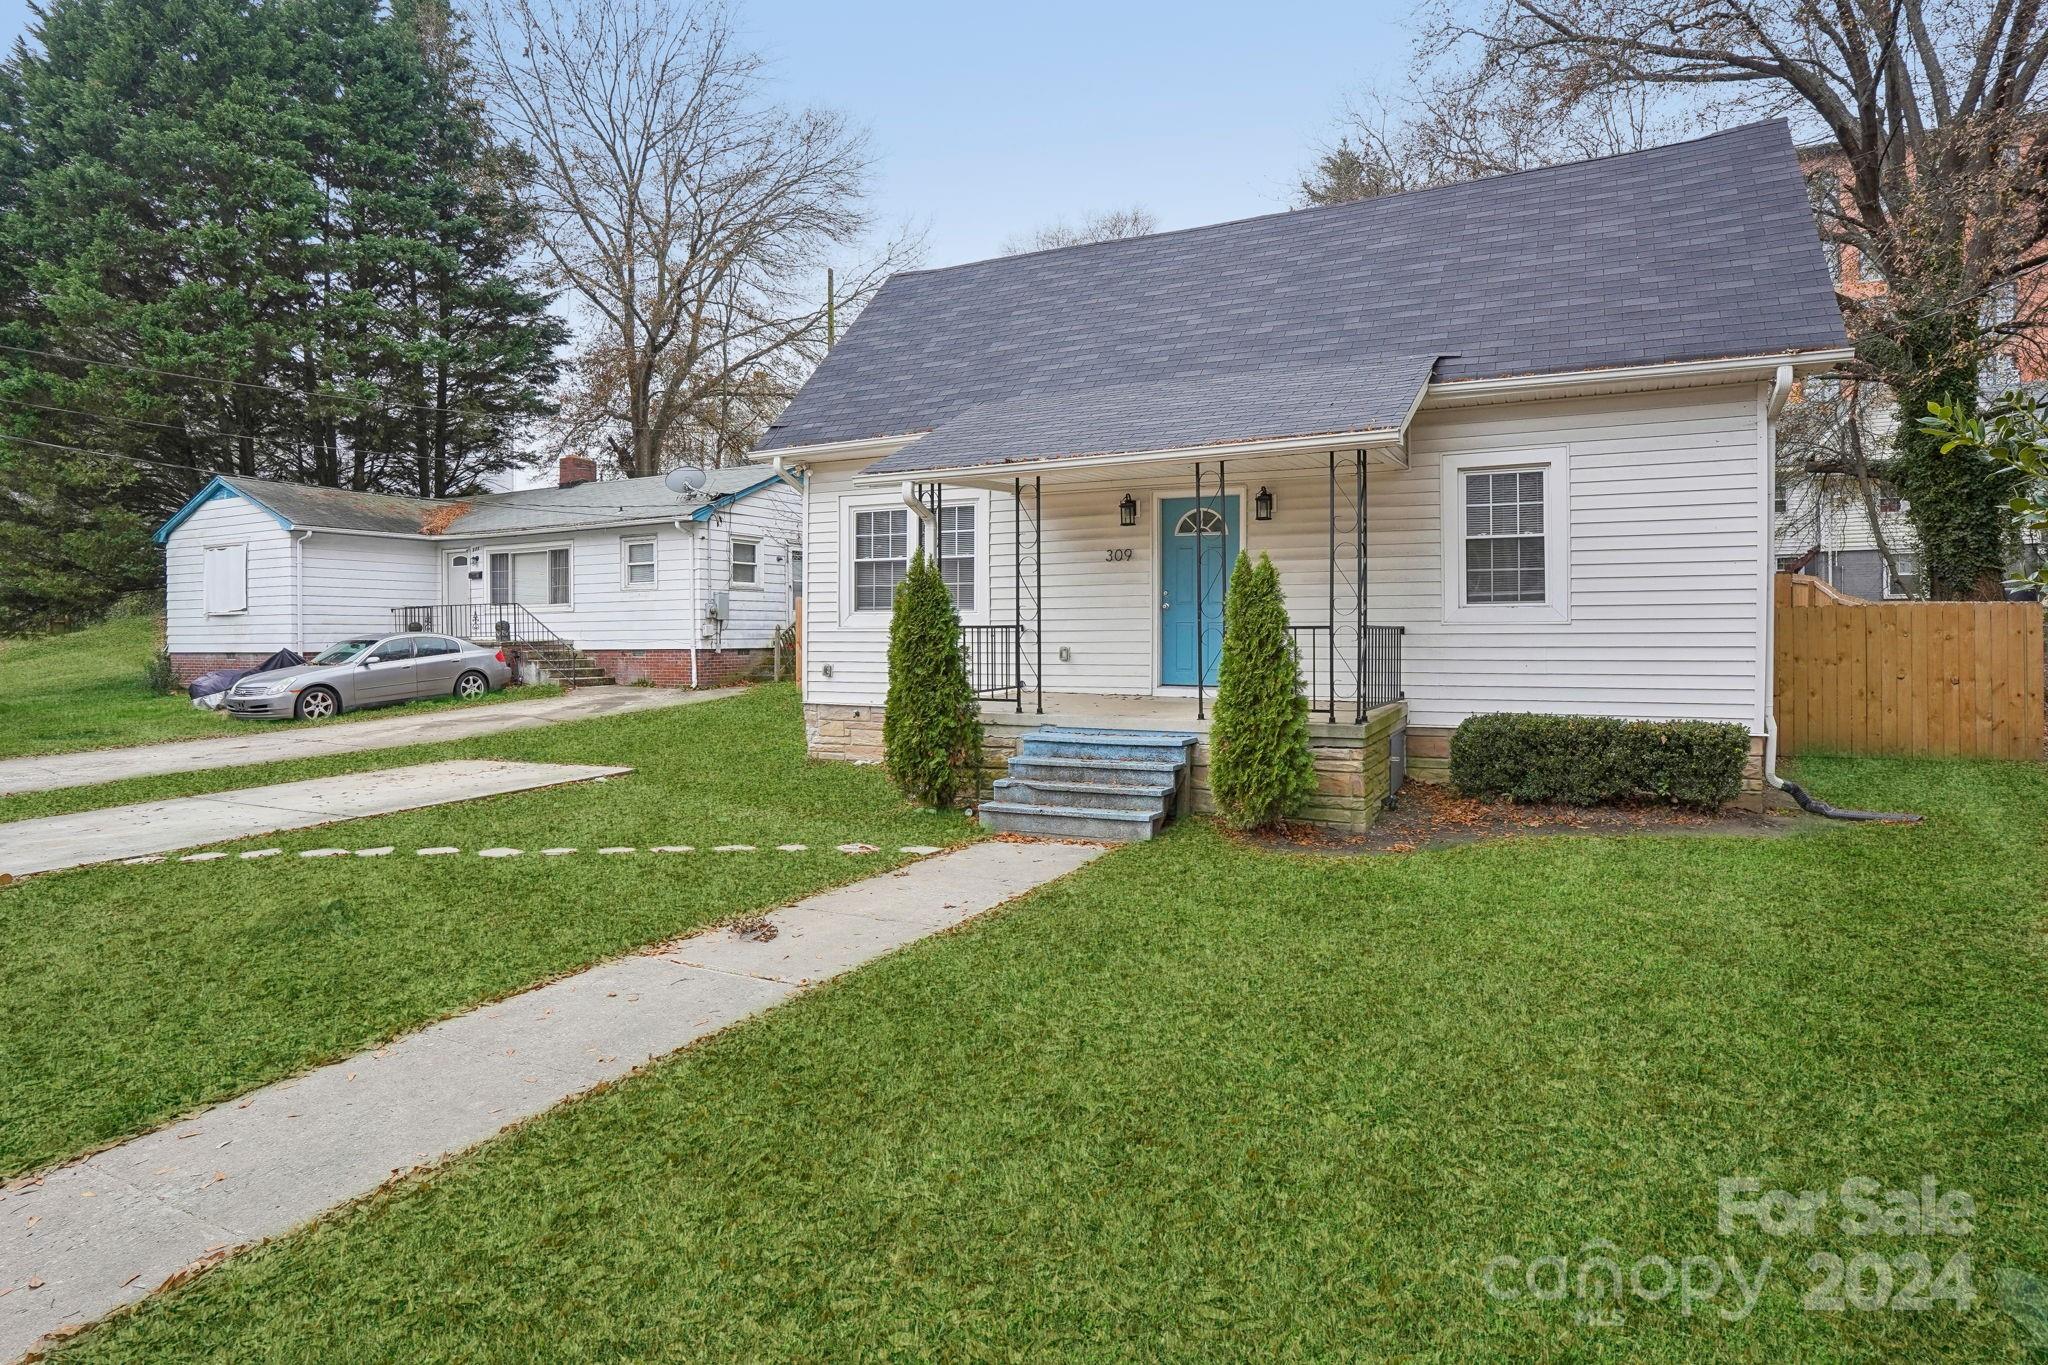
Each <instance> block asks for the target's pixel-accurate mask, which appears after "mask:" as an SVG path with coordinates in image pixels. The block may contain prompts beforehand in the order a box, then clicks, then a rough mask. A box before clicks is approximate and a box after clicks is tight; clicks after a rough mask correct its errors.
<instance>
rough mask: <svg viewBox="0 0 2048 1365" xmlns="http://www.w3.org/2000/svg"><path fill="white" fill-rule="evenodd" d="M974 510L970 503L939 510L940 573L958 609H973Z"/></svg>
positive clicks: (953, 504)
mask: <svg viewBox="0 0 2048 1365" xmlns="http://www.w3.org/2000/svg"><path fill="white" fill-rule="evenodd" d="M975 512H976V508H975V506H974V504H973V503H950V504H948V505H946V506H944V507H941V508H940V509H939V576H940V577H941V578H943V579H945V580H946V588H947V590H948V591H949V592H951V593H952V594H953V605H954V607H956V608H957V609H959V610H961V611H973V610H974V557H975V525H976V519H975Z"/></svg>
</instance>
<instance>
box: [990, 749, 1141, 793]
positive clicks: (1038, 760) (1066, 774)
mask: <svg viewBox="0 0 2048 1365" xmlns="http://www.w3.org/2000/svg"><path fill="white" fill-rule="evenodd" d="M1180 769H1181V764H1180V763H1179V762H1178V761H1177V760H1174V759H1166V758H1161V759H1157V760H1147V759H1097V758H1060V757H1054V756H1052V755H1049V754H1036V755H1025V754H1018V755H1017V756H1016V757H1014V758H1012V759H1011V760H1010V776H1012V777H1015V778H1020V779H1022V780H1024V781H1026V782H1086V783H1090V784H1092V785H1097V786H1105V787H1123V786H1133V787H1156V786H1161V785H1164V786H1168V787H1172V786H1176V785H1178V783H1179V780H1180Z"/></svg>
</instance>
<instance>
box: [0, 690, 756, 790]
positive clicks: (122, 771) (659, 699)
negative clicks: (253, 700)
mask: <svg viewBox="0 0 2048 1365" xmlns="http://www.w3.org/2000/svg"><path fill="white" fill-rule="evenodd" d="M738 691H739V689H738V688H735V687H725V688H714V689H712V690H709V691H704V692H678V691H672V690H670V689H667V688H659V687H579V688H576V689H574V690H573V691H570V692H565V693H563V694H562V695H561V696H559V697H540V698H537V699H535V700H533V701H503V702H493V703H491V704H489V705H486V706H475V707H464V706H448V707H441V708H438V709H436V710H432V711H415V712H411V713H408V714H406V715H402V716H392V717H390V718H388V719H379V720H370V719H364V720H349V721H343V722H340V723H334V722H329V723H327V724H324V725H308V724H303V723H300V722H296V721H245V722H239V723H237V729H236V733H234V734H231V735H222V736H221V737H219V738H218V739H184V740H178V741H176V742H175V743H170V744H144V745H138V746H136V747H134V748H129V749H93V750H89V751H88V752H85V753H77V754H49V755H44V756H40V757H31V758H9V759H0V796H13V795H16V794H17V793H20V792H39V791H53V790H55V789H57V788H59V787H87V786H91V785H93V784H94V783H98V782H118V781H121V780H122V779H124V778H130V777H157V776H161V775H162V774H164V773H189V772H198V771H200V770H202V769H206V768H239V767H243V766H245V765H247V764H251V763H280V762H283V761H285V760H287V759H294V758H320V757H324V756H325V755H328V754H347V753H358V752H361V751H362V750H365V749H399V748H403V747H405V746H406V745H408V744H437V743H440V742H442V741H444V740H453V739H467V738H469V737H470V736H471V735H490V734H496V733H498V732H499V731H501V730H529V729H532V728H533V727H535V726H538V725H556V724H559V723H561V722H562V721H567V720H588V719H590V718H591V717H593V716H616V715H622V714H624V713H626V712H628V711H647V710H651V709H653V708H655V707H661V706H688V705H690V704H691V703H693V702H700V701H715V700H717V699H718V698H720V697H730V696H732V695H734V694H735V693H737V692H738Z"/></svg>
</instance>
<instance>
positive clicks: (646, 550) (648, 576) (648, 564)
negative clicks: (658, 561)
mask: <svg viewBox="0 0 2048 1365" xmlns="http://www.w3.org/2000/svg"><path fill="white" fill-rule="evenodd" d="M624 553H625V558H626V586H627V587H629V588H651V587H653V586H654V542H653V541H651V540H629V541H627V542H626V543H625V551H624Z"/></svg>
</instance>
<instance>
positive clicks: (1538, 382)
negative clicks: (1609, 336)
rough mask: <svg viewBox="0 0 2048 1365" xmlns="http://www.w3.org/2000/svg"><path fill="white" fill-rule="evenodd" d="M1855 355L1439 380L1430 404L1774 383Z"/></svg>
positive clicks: (1843, 351)
mask: <svg viewBox="0 0 2048 1365" xmlns="http://www.w3.org/2000/svg"><path fill="white" fill-rule="evenodd" d="M1855 355H1856V351H1855V349H1854V348H1853V347H1849V346H1835V347H1831V348H1829V349H1827V350H1822V351H1779V352H1776V353H1773V354H1770V355H1742V356H1724V357H1722V358H1720V359H1718V360H1680V361H1674V362H1671V363H1668V364H1660V365H1622V366H1617V367H1615V368H1614V369H1611V370H1559V371H1556V372H1554V373H1551V374H1519V375H1505V376H1502V377H1500V378H1497V379H1452V380H1439V381H1435V382H1432V383H1431V384H1430V386H1429V401H1430V402H1431V404H1433V405H1434V404H1437V403H1441V402H1447V401H1448V402H1456V401H1459V400H1461V399H1471V400H1498V399H1503V398H1527V397H1535V396H1538V395H1542V394H1548V393H1555V392H1557V391H1558V390H1560V389H1582V388H1585V387H1587V386H1588V385H1611V384H1623V385H1642V386H1646V387H1655V386H1656V385H1657V384H1658V383H1660V382H1677V383H1695V382H1698V381H1701V380H1712V379H1724V380H1728V381H1730V382H1735V381H1738V380H1743V379H1771V378H1773V377H1774V376H1775V375H1776V373H1777V371H1779V370H1780V369H1785V368H1790V369H1792V370H1793V371H1795V372H1804V371H1812V370H1824V369H1826V368H1828V367H1829V366H1831V365H1838V364H1840V363H1841V362H1843V361H1845V360H1851V359H1854V358H1855Z"/></svg>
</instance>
